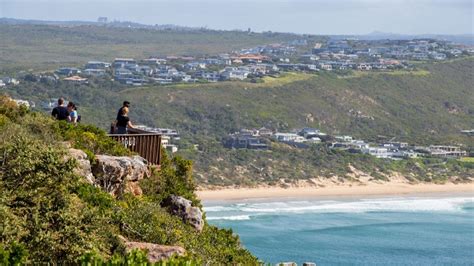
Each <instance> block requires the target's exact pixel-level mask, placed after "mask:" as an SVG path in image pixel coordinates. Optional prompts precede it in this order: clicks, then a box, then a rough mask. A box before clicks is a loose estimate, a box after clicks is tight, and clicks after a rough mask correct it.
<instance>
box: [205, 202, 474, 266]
mask: <svg viewBox="0 0 474 266" xmlns="http://www.w3.org/2000/svg"><path fill="white" fill-rule="evenodd" d="M204 205H205V208H204V209H205V211H206V215H207V219H208V221H209V223H211V224H214V225H217V226H219V227H224V228H232V230H233V231H234V232H235V233H237V234H239V235H240V238H241V241H242V244H243V245H244V246H245V247H246V248H248V249H249V250H250V251H252V253H253V254H255V255H256V256H257V257H258V258H259V259H261V260H262V261H264V262H266V263H272V264H274V263H278V262H283V261H284V262H288V261H292V262H296V263H298V265H301V264H302V263H303V262H307V261H310V262H315V263H317V265H318V266H320V265H474V198H473V197H472V196H470V195H457V196H433V197H426V196H420V197H385V198H361V199H354V198H345V199H331V200H327V199H324V200H322V199H319V200H317V199H281V200H252V201H250V200H247V201H240V202H235V201H234V202H216V201H214V202H204Z"/></svg>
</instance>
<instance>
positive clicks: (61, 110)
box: [51, 98, 69, 120]
mask: <svg viewBox="0 0 474 266" xmlns="http://www.w3.org/2000/svg"><path fill="white" fill-rule="evenodd" d="M51 115H52V116H53V117H54V118H56V119H57V120H68V119H69V111H68V110H67V108H66V106H64V99H63V98H59V99H58V106H56V107H54V109H53V111H52V112H51Z"/></svg>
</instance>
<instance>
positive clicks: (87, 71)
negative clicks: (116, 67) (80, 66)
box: [82, 68, 106, 77]
mask: <svg viewBox="0 0 474 266" xmlns="http://www.w3.org/2000/svg"><path fill="white" fill-rule="evenodd" d="M82 73H83V74H84V75H88V76H94V77H101V76H105V74H106V72H105V69H97V68H91V69H85V70H84V71H83V72H82Z"/></svg>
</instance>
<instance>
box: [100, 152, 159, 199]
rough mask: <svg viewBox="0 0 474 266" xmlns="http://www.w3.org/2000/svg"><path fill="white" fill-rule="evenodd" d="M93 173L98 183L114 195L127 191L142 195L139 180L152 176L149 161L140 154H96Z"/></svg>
mask: <svg viewBox="0 0 474 266" xmlns="http://www.w3.org/2000/svg"><path fill="white" fill-rule="evenodd" d="M92 173H93V174H94V176H95V178H96V184H98V185H100V186H101V187H102V188H103V189H104V190H105V191H107V192H108V193H110V194H112V195H114V196H120V195H122V194H123V193H127V192H130V193H132V194H134V195H136V196H138V195H141V193H142V191H141V189H140V188H139V186H138V183H137V182H138V181H139V180H142V179H143V178H145V177H148V176H150V171H149V169H148V165H147V161H146V160H145V159H143V158H142V157H140V156H133V157H125V156H123V157H117V156H109V155H96V156H95V163H94V166H93V167H92Z"/></svg>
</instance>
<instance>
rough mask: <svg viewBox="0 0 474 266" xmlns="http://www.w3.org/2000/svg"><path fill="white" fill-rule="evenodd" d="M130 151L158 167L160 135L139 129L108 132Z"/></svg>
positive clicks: (159, 160) (160, 144)
mask: <svg viewBox="0 0 474 266" xmlns="http://www.w3.org/2000/svg"><path fill="white" fill-rule="evenodd" d="M109 137H111V138H112V139H114V140H116V141H118V142H120V143H121V144H122V145H123V146H125V147H126V148H127V149H129V150H130V151H132V152H136V153H138V155H140V156H141V157H143V158H145V159H146V160H147V161H148V163H149V164H150V165H154V166H157V167H160V165H161V147H162V135H161V134H158V133H153V132H148V131H145V130H141V129H135V128H131V129H128V134H109Z"/></svg>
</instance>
